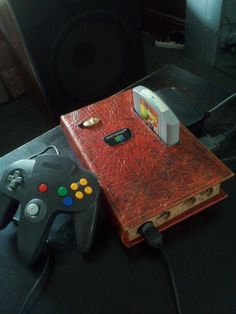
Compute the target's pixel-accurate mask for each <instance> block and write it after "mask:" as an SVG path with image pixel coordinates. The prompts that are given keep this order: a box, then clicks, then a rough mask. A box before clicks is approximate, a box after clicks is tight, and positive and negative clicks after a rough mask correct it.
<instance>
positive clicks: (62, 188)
mask: <svg viewBox="0 0 236 314" xmlns="http://www.w3.org/2000/svg"><path fill="white" fill-rule="evenodd" d="M67 193H68V190H67V188H66V187H65V186H60V187H59V188H58V190H57V194H58V195H59V196H66V195H67Z"/></svg>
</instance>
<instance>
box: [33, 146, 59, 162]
mask: <svg viewBox="0 0 236 314" xmlns="http://www.w3.org/2000/svg"><path fill="white" fill-rule="evenodd" d="M49 149H54V150H55V152H56V154H57V155H58V156H59V155H60V153H59V151H58V149H57V148H56V146H54V145H50V146H47V147H46V148H45V149H44V150H42V151H41V152H38V153H37V154H34V155H32V156H30V157H28V158H27V159H33V158H35V157H37V156H38V155H42V154H44V153H46V152H47V151H48V150H49Z"/></svg>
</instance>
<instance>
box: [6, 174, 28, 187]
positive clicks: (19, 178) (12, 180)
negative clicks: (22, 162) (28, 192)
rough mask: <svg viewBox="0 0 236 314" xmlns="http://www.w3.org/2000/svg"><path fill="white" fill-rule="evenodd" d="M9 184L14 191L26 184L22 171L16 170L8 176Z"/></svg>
mask: <svg viewBox="0 0 236 314" xmlns="http://www.w3.org/2000/svg"><path fill="white" fill-rule="evenodd" d="M7 182H8V183H9V184H8V185H9V187H10V188H11V189H12V190H15V189H17V188H18V187H20V186H21V185H22V183H23V182H24V177H23V174H22V172H21V171H20V170H14V171H12V172H11V173H10V174H9V175H8V176H7Z"/></svg>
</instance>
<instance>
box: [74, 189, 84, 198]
mask: <svg viewBox="0 0 236 314" xmlns="http://www.w3.org/2000/svg"><path fill="white" fill-rule="evenodd" d="M75 197H76V198H77V199H78V200H82V198H83V197H84V194H83V193H82V192H80V191H78V192H76V193H75Z"/></svg>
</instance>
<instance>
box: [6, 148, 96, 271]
mask: <svg viewBox="0 0 236 314" xmlns="http://www.w3.org/2000/svg"><path fill="white" fill-rule="evenodd" d="M99 194H100V187H99V184H98V182H97V180H96V177H95V176H94V174H92V173H91V172H90V171H88V170H85V169H83V168H81V167H79V166H78V165H77V164H76V163H75V162H73V161H72V160H70V159H68V158H66V157H62V156H58V155H49V154H47V155H38V156H37V157H36V158H35V159H25V160H19V161H16V162H14V163H13V164H11V165H10V166H9V168H8V169H7V170H6V171H5V173H4V174H3V177H2V178H1V181H0V229H3V228H5V227H6V226H7V224H8V223H9V222H10V221H11V219H12V217H13V216H14V215H15V212H16V210H17V208H18V205H19V204H20V205H21V213H20V219H19V226H18V232H17V246H18V250H19V254H20V257H21V259H22V260H23V261H24V262H25V263H27V264H29V265H30V264H33V263H34V262H35V261H36V260H37V259H38V257H39V255H40V253H41V252H42V250H43V248H44V245H45V243H46V240H47V238H48V234H49V231H50V228H51V225H52V223H53V221H54V218H55V216H56V215H57V214H59V213H71V214H73V220H74V228H75V236H76V241H77V246H78V249H79V251H80V252H82V253H86V252H87V251H88V250H89V249H90V246H91V244H92V240H93V236H94V231H95V226H96V220H97V211H98V202H99Z"/></svg>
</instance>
